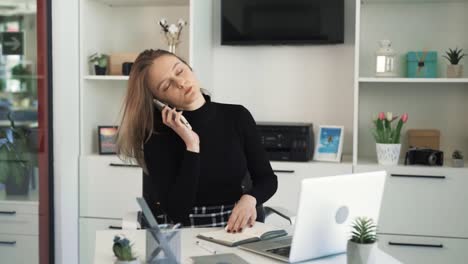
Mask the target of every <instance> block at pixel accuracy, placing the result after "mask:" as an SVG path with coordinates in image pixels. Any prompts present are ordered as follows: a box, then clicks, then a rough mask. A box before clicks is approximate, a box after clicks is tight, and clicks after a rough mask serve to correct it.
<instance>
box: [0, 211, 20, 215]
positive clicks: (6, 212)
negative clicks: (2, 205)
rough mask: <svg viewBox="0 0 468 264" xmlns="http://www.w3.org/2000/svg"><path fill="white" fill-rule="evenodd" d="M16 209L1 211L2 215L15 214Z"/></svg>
mask: <svg viewBox="0 0 468 264" xmlns="http://www.w3.org/2000/svg"><path fill="white" fill-rule="evenodd" d="M14 214H16V211H0V215H14Z"/></svg>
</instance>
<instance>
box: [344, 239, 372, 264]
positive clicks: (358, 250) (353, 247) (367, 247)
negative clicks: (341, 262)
mask: <svg viewBox="0 0 468 264" xmlns="http://www.w3.org/2000/svg"><path fill="white" fill-rule="evenodd" d="M375 245H376V243H372V244H358V243H355V242H353V241H351V240H348V244H347V246H346V258H347V262H346V263H348V264H367V263H375V260H374V259H373V258H374V254H372V250H374V248H375Z"/></svg>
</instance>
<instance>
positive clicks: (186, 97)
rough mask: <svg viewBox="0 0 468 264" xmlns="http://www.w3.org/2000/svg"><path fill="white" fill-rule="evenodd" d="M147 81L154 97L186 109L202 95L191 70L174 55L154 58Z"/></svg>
mask: <svg viewBox="0 0 468 264" xmlns="http://www.w3.org/2000/svg"><path fill="white" fill-rule="evenodd" d="M149 82H150V89H151V92H152V93H153V96H154V97H155V98H157V99H158V100H160V101H162V102H164V103H167V104H169V105H172V106H174V107H177V108H179V109H186V107H187V106H189V105H190V104H192V103H193V102H194V101H195V100H196V99H198V97H199V96H202V95H201V93H200V86H199V84H198V80H197V78H196V77H195V75H194V74H193V72H192V71H191V70H190V68H189V67H188V66H187V65H185V63H183V62H182V61H180V60H179V59H178V58H177V57H175V56H171V55H163V56H161V57H159V58H157V59H155V60H154V61H153V64H152V65H151V67H150V69H149Z"/></svg>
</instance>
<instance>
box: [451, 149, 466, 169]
mask: <svg viewBox="0 0 468 264" xmlns="http://www.w3.org/2000/svg"><path fill="white" fill-rule="evenodd" d="M452 166H453V167H455V168H463V167H464V166H465V164H464V162H463V154H462V152H461V151H459V150H455V151H454V152H453V153H452Z"/></svg>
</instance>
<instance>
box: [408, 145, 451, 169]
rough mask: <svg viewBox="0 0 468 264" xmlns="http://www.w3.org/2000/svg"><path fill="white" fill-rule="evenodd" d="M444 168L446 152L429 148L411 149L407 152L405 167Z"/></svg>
mask: <svg viewBox="0 0 468 264" xmlns="http://www.w3.org/2000/svg"><path fill="white" fill-rule="evenodd" d="M415 164H420V165H429V166H443V165H444V152H442V151H440V150H435V149H429V148H410V149H409V150H408V152H406V157H405V165H415Z"/></svg>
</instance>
